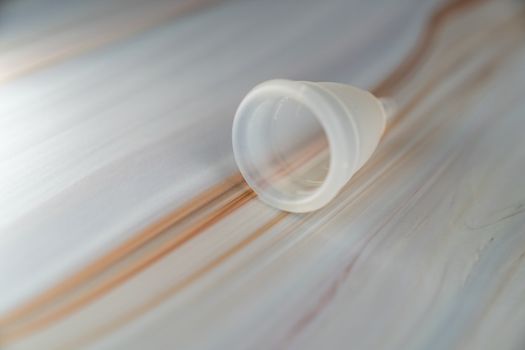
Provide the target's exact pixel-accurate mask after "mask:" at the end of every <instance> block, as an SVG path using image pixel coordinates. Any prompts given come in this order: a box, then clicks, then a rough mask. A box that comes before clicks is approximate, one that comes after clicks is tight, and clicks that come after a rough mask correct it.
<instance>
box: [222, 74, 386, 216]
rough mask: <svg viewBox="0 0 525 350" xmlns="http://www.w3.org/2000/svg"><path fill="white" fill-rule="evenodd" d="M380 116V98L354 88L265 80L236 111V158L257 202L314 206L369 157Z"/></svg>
mask: <svg viewBox="0 0 525 350" xmlns="http://www.w3.org/2000/svg"><path fill="white" fill-rule="evenodd" d="M386 117H387V116H386V111H385V105H384V103H383V102H382V101H381V100H379V99H377V98H376V97H375V96H373V95H372V94H371V93H369V92H368V91H364V90H361V89H358V88H355V87H353V86H349V85H345V84H339V83H328V82H319V83H318V82H307V81H291V80H282V79H278V80H269V81H266V82H263V83H261V84H259V85H257V86H256V87H255V88H253V89H252V90H251V91H250V92H249V93H248V94H247V95H246V97H245V98H244V99H243V101H242V102H241V104H240V105H239V108H238V109H237V112H236V115H235V119H234V123H233V132H232V140H233V151H234V156H235V160H236V162H237V165H238V167H239V170H240V172H241V174H242V175H243V177H244V179H245V180H246V182H247V183H248V185H249V186H250V187H251V188H252V189H253V190H254V191H255V192H256V193H257V195H258V196H259V198H260V199H261V200H262V201H263V202H265V203H267V204H269V205H271V206H273V207H275V208H278V209H281V210H285V211H289V212H298V213H300V212H309V211H313V210H316V209H319V208H321V207H323V206H325V205H326V204H327V203H328V202H330V201H331V200H332V199H333V198H334V197H335V196H336V195H337V194H338V193H339V191H340V190H341V189H342V187H343V186H344V185H345V184H346V183H347V182H348V180H350V178H351V177H352V176H353V175H354V174H355V173H356V172H357V171H358V170H359V169H360V168H361V167H362V166H363V164H364V163H365V162H366V161H367V160H368V159H369V158H370V156H371V155H372V153H373V152H374V150H375V149H376V147H377V144H378V143H379V140H380V138H381V135H382V134H383V132H384V130H385V126H386Z"/></svg>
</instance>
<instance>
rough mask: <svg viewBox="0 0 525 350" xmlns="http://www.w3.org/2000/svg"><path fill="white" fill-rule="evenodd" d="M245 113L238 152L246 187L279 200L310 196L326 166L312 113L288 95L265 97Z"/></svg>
mask: <svg viewBox="0 0 525 350" xmlns="http://www.w3.org/2000/svg"><path fill="white" fill-rule="evenodd" d="M245 113H246V114H245V115H244V118H245V119H246V120H245V121H244V123H245V124H244V125H245V128H246V130H245V139H244V144H243V145H242V146H244V147H245V148H244V149H242V150H240V151H241V152H243V159H244V163H245V167H244V172H245V174H244V175H245V177H246V178H247V180H248V181H249V182H251V183H250V186H252V187H253V188H254V189H255V190H256V191H257V192H264V193H265V195H266V196H267V197H272V198H274V199H276V200H279V201H295V202H299V201H301V200H303V199H307V198H308V197H311V196H312V195H314V194H315V193H316V192H317V191H318V190H319V188H320V187H321V185H322V184H323V183H324V181H325V179H326V177H327V174H328V170H329V167H330V151H329V150H330V148H329V143H328V137H327V135H326V133H325V131H324V129H323V126H322V125H321V123H320V122H319V118H318V116H316V115H315V114H314V113H313V111H311V110H310V109H309V108H308V107H307V106H305V105H304V104H303V103H301V102H300V101H298V100H295V99H294V98H292V97H288V96H270V97H266V98H264V99H262V100H260V101H257V102H256V103H253V104H251V105H250V106H247V110H246V111H245ZM259 194H260V193H259Z"/></svg>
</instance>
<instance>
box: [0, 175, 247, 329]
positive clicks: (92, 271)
mask: <svg viewBox="0 0 525 350" xmlns="http://www.w3.org/2000/svg"><path fill="white" fill-rule="evenodd" d="M242 182H243V180H242V177H241V176H240V174H235V175H233V176H232V177H230V178H228V179H227V180H226V181H223V182H222V183H220V184H218V185H215V186H213V187H212V188H210V189H208V190H207V191H205V192H203V193H201V194H200V195H199V196H197V197H195V198H193V199H192V200H191V201H189V202H187V203H186V204H185V205H184V206H183V207H181V208H178V209H176V210H175V211H174V212H172V213H169V214H168V215H167V216H165V217H164V218H162V219H160V220H159V221H157V222H155V223H154V224H152V225H150V226H148V227H146V228H145V229H144V230H142V231H140V232H139V233H138V234H137V235H135V236H134V237H132V238H131V239H130V240H128V241H126V242H124V244H122V245H121V246H119V247H117V248H115V249H114V250H112V251H110V252H109V253H107V254H106V255H104V256H102V257H101V258H100V259H98V260H96V261H95V262H93V263H92V264H90V265H88V266H86V267H85V268H84V269H82V270H81V271H79V272H78V273H76V274H75V275H73V276H71V277H69V278H67V279H65V280H63V281H62V282H60V283H59V284H57V285H55V286H54V287H53V288H51V289H49V290H47V291H46V292H44V293H42V294H40V295H39V296H37V297H36V298H34V299H33V300H31V301H30V302H28V303H26V304H25V305H23V306H22V307H20V308H18V309H15V310H13V311H11V312H9V313H8V314H6V315H4V316H3V317H1V318H0V327H1V326H6V325H7V324H8V323H14V322H16V321H19V319H21V318H24V317H26V316H27V315H28V314H29V313H32V312H34V311H36V310H37V309H39V308H41V307H42V306H43V305H44V304H46V303H49V302H50V301H52V300H53V299H56V298H59V297H60V296H61V295H63V294H64V293H67V292H69V291H71V290H73V289H74V288H76V287H78V285H79V284H81V283H83V282H84V281H85V280H86V279H89V278H91V277H93V276H95V275H96V274H98V273H100V272H101V271H103V270H105V269H106V268H108V267H109V266H111V265H112V264H114V263H116V262H117V261H119V260H121V259H122V258H123V257H125V256H126V255H128V254H130V253H131V252H133V251H135V250H136V249H138V248H140V247H141V246H143V245H144V244H145V243H147V242H148V241H150V240H152V239H153V238H155V237H156V236H158V235H159V234H160V233H161V232H163V231H165V230H166V229H167V228H169V227H172V226H173V225H176V224H177V223H179V222H180V221H182V220H183V219H185V218H187V217H188V216H190V215H192V214H194V213H195V212H197V211H199V210H201V209H202V208H203V207H205V206H206V205H209V203H210V202H212V201H214V200H216V199H218V198H220V197H222V196H224V195H225V194H226V193H228V191H230V190H232V189H234V188H235V187H236V186H238V185H239V184H241V183H242Z"/></svg>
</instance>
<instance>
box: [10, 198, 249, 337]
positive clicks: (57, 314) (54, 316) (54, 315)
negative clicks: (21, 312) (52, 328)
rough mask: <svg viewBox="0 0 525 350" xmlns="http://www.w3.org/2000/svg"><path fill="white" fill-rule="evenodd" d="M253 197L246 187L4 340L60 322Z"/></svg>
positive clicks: (12, 332) (11, 333) (11, 332)
mask: <svg viewBox="0 0 525 350" xmlns="http://www.w3.org/2000/svg"><path fill="white" fill-rule="evenodd" d="M253 197H255V194H254V193H253V191H251V190H246V191H245V192H244V193H243V194H242V195H241V196H239V197H238V198H237V199H235V200H233V201H231V202H230V203H228V204H227V205H226V206H224V207H223V208H221V209H220V210H218V211H217V212H215V213H213V214H212V215H210V216H209V217H207V218H206V219H205V220H203V221H202V222H200V223H199V224H197V225H196V226H194V227H192V228H190V229H188V230H186V231H184V232H182V233H181V234H180V235H177V236H176V237H175V238H174V239H172V240H171V241H170V242H167V243H166V244H164V245H163V246H162V247H161V248H160V249H159V250H158V251H155V252H153V253H152V254H150V255H148V256H146V257H144V258H142V259H141V260H139V261H138V262H136V263H135V264H133V265H132V266H130V267H128V268H127V269H125V270H124V271H123V272H121V273H120V274H119V275H117V276H116V277H115V278H113V279H111V280H109V281H107V282H105V283H103V284H101V285H99V286H98V287H97V288H95V289H93V290H90V291H88V292H86V293H84V294H83V295H81V296H80V297H79V298H78V299H76V300H74V301H73V302H70V303H67V304H65V305H61V306H60V307H59V308H58V309H56V310H53V312H51V313H49V314H47V315H44V316H43V317H41V318H38V319H37V320H35V321H33V322H29V323H28V324H25V325H23V326H21V327H19V328H18V329H15V330H14V331H10V332H9V333H7V334H5V335H4V336H3V340H4V341H5V342H13V341H15V340H17V339H19V338H20V337H23V336H24V335H26V334H28V333H31V332H34V331H36V330H39V329H41V328H43V327H45V326H46V325H48V324H49V323H52V322H56V321H58V320H60V319H62V318H64V317H66V316H68V315H70V314H71V313H73V312H74V311H75V310H77V309H79V308H80V307H82V306H83V305H86V304H88V303H90V302H92V301H93V300H95V299H96V298H98V297H100V296H102V295H104V294H106V293H108V292H109V291H111V290H112V289H114V288H115V287H117V286H119V285H121V284H122V283H124V282H126V281H127V280H129V279H130V278H131V277H133V276H134V275H135V274H137V273H138V272H140V271H143V270H144V269H146V268H147V267H149V266H150V265H152V264H153V263H155V262H157V261H158V260H160V259H161V258H162V257H164V256H166V255H167V254H169V253H170V252H172V251H173V250H174V249H176V248H177V247H179V246H181V245H182V244H184V243H185V242H187V241H189V240H190V239H192V238H194V237H196V236H197V235H198V234H200V233H202V232H203V231H204V230H206V229H208V228H209V227H210V226H212V225H214V224H215V223H217V222H219V221H220V220H222V219H223V218H224V217H226V216H227V215H228V214H230V213H232V212H234V211H235V210H236V209H237V208H239V207H241V206H242V205H243V204H244V203H246V202H248V201H249V200H251V199H252V198H253Z"/></svg>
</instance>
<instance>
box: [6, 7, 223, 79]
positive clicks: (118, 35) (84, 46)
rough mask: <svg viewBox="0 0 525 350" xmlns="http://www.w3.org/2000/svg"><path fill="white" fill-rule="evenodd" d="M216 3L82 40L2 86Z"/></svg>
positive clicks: (167, 13) (11, 75) (177, 9)
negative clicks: (99, 37) (94, 38)
mask: <svg viewBox="0 0 525 350" xmlns="http://www.w3.org/2000/svg"><path fill="white" fill-rule="evenodd" d="M215 1H216V0H197V1H195V2H189V3H183V4H182V5H178V6H175V7H174V8H173V9H171V10H170V11H165V12H163V13H161V14H159V15H158V16H153V18H152V19H145V20H144V19H142V21H141V22H139V23H138V24H137V25H136V26H135V27H133V28H131V29H120V30H119V28H115V30H114V31H113V32H111V33H109V34H107V35H105V36H104V37H103V38H102V39H100V40H92V41H87V40H82V41H81V42H79V43H75V44H74V45H72V46H70V47H67V48H64V49H63V50H60V51H56V52H53V53H52V54H50V55H47V56H44V57H43V58H41V59H40V60H39V61H36V62H33V63H31V64H27V65H26V66H23V67H22V68H20V69H18V70H15V71H14V72H10V73H5V74H2V75H0V84H3V83H7V82H9V81H12V80H14V79H17V78H20V77H23V76H26V75H28V74H31V73H34V72H36V71H39V70H41V69H44V68H47V67H48V66H50V65H53V64H56V63H58V62H62V61H65V60H67V59H71V58H74V57H77V56H80V55H82V54H84V53H86V52H88V51H92V50H96V49H100V48H103V47H106V46H107V45H109V44H112V43H115V42H116V41H121V40H125V39H128V38H130V37H132V36H133V35H135V34H138V33H142V32H146V31H148V30H151V29H153V28H156V27H158V26H160V25H162V24H165V23H167V22H169V21H171V20H173V19H174V18H176V17H179V16H181V15H186V14H188V13H191V12H193V11H195V10H197V9H199V8H201V7H202V6H204V5H209V4H213V3H215Z"/></svg>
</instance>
